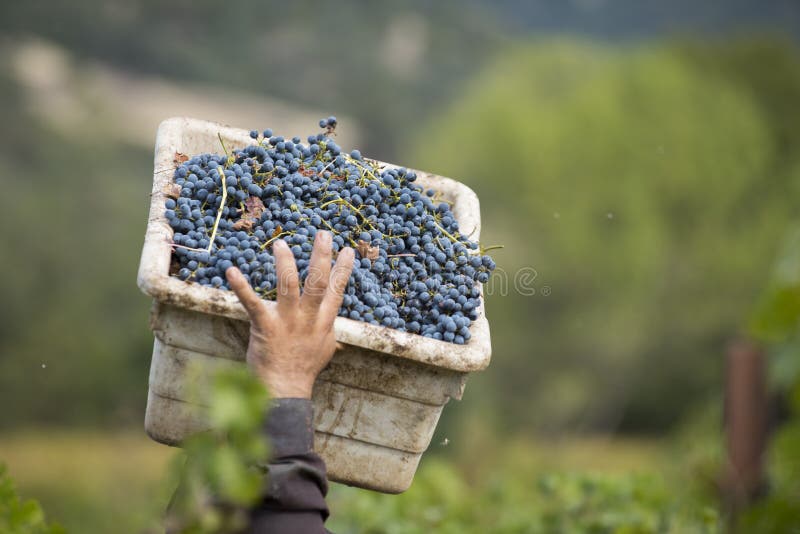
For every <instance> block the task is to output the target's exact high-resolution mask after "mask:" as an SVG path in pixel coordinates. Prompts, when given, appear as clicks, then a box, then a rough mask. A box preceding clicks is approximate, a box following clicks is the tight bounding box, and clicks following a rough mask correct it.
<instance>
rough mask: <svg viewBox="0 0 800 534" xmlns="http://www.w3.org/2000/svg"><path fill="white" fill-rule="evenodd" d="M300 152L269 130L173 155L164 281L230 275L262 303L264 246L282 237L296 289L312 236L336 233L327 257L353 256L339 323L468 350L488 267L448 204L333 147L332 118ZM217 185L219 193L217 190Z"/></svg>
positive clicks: (266, 279) (266, 265)
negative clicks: (217, 147)
mask: <svg viewBox="0 0 800 534" xmlns="http://www.w3.org/2000/svg"><path fill="white" fill-rule="evenodd" d="M319 125H320V128H322V132H320V133H318V134H316V135H311V136H309V137H308V139H307V141H308V143H307V144H303V143H302V142H301V140H300V139H299V138H297V137H295V138H293V139H291V140H287V139H284V138H283V137H280V136H275V135H273V132H272V130H264V132H263V133H261V132H258V131H255V130H254V131H252V132H250V137H252V138H253V144H251V145H250V146H248V147H246V148H244V149H242V150H236V151H233V152H229V151H228V149H227V148H226V147H225V145H224V143H223V142H222V139H221V138H220V143H221V145H222V151H223V152H224V154H203V155H199V156H194V157H192V158H189V157H188V156H186V155H183V154H175V161H176V163H177V164H178V166H177V169H176V170H175V178H174V183H172V184H170V185H169V186H168V187H167V190H166V191H165V193H166V195H167V197H168V198H167V200H166V217H167V220H168V221H169V224H170V226H171V227H172V228H173V229H174V231H175V233H174V237H173V251H174V255H173V263H172V269H171V273H172V274H173V275H175V276H177V277H179V278H180V279H182V280H186V281H189V282H196V283H198V284H201V285H205V286H213V287H222V288H226V287H227V282H226V279H225V270H226V269H228V268H229V267H231V266H237V267H238V268H239V269H240V270H241V271H242V273H243V274H244V276H245V277H246V278H247V279H248V280H249V282H250V285H251V286H252V287H253V288H254V289H255V291H256V292H258V293H259V294H260V295H261V296H262V297H263V298H266V299H271V298H275V296H276V281H277V280H276V275H275V262H274V258H273V256H272V254H271V253H270V252H271V246H270V245H271V244H272V243H274V242H275V240H277V239H284V240H285V241H286V242H287V243H288V244H289V246H290V247H291V250H292V252H293V253H294V256H295V259H296V262H297V268H298V271H299V273H300V279H301V284H302V281H303V280H305V278H306V276H307V274H308V266H309V259H310V257H311V249H312V243H313V240H314V235H315V234H316V232H317V231H318V230H328V231H330V232H331V233H332V234H333V251H334V256H335V254H336V252H337V251H338V250H340V249H341V248H342V247H345V246H351V247H353V248H354V249H355V250H356V261H355V266H354V269H353V274H352V276H351V278H350V282H349V283H348V286H347V290H346V292H345V295H344V300H343V302H342V307H341V309H340V311H339V315H340V316H342V317H349V318H350V319H355V320H359V321H366V322H369V323H372V324H376V325H383V326H388V327H391V328H396V329H398V330H402V331H406V332H413V333H415V334H421V335H423V336H427V337H432V338H435V339H441V340H445V341H450V342H453V343H458V344H463V343H466V342H467V341H468V340H469V338H470V332H469V325H470V323H471V322H472V321H473V320H475V319H476V317H477V311H476V309H477V308H478V306H479V304H480V297H479V292H478V284H477V283H476V282H478V283H483V282H486V281H487V280H488V279H489V275H490V273H491V271H492V270H493V269H494V268H495V264H494V261H492V259H491V258H490V257H489V256H486V255H483V252H484V251H483V250H481V249H480V247H479V245H478V243H476V242H474V241H470V240H469V239H468V237H467V236H464V235H462V234H461V233H460V232H459V228H458V223H457V222H456V220H455V218H454V217H453V214H452V212H451V210H450V205H449V204H448V202H447V201H444V200H442V199H440V198H438V195H437V193H436V192H435V191H433V190H427V191H423V189H422V188H421V187H419V186H418V185H416V184H415V183H414V181H415V180H416V175H415V174H414V172H413V171H409V170H406V169H403V168H383V167H381V166H380V165H379V164H378V163H377V162H375V161H372V160H369V159H366V158H364V157H362V156H361V153H360V152H359V151H358V150H353V151H352V152H350V154H346V153H343V152H342V149H341V148H340V147H339V146H338V145H337V144H336V142H335V141H334V140H333V136H335V130H336V125H337V123H336V118H335V117H328V118H327V119H323V120H321V121H320V123H319ZM223 181H224V187H222V182H223Z"/></svg>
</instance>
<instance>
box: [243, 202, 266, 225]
mask: <svg viewBox="0 0 800 534" xmlns="http://www.w3.org/2000/svg"><path fill="white" fill-rule="evenodd" d="M244 209H245V217H247V218H250V219H253V220H254V221H257V220H258V219H260V218H261V214H262V213H264V212H265V211H267V207H266V206H264V203H263V202H262V201H261V199H260V198H258V197H248V198H247V200H245V201H244Z"/></svg>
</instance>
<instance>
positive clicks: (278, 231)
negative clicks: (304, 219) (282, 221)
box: [272, 225, 283, 238]
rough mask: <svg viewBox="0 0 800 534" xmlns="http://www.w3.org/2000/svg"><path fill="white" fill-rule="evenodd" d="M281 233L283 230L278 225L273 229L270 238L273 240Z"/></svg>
mask: <svg viewBox="0 0 800 534" xmlns="http://www.w3.org/2000/svg"><path fill="white" fill-rule="evenodd" d="M281 232H283V228H282V227H281V225H278V226H277V227H276V228H275V231H274V232H272V237H273V238H275V237H278V236H279V235H281Z"/></svg>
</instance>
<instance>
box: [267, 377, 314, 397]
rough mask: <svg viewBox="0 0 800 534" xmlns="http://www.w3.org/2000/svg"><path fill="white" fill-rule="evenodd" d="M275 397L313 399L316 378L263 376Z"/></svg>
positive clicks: (271, 394)
mask: <svg viewBox="0 0 800 534" xmlns="http://www.w3.org/2000/svg"><path fill="white" fill-rule="evenodd" d="M259 378H260V379H261V382H262V383H263V384H264V385H265V386H266V388H267V391H268V392H269V395H270V397H272V398H273V399H311V393H312V391H313V390H314V380H313V379H309V378H308V377H281V376H261V377H259Z"/></svg>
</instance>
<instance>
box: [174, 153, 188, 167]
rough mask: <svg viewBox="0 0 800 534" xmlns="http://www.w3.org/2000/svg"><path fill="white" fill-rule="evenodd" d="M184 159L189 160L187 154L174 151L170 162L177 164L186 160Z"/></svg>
mask: <svg viewBox="0 0 800 534" xmlns="http://www.w3.org/2000/svg"><path fill="white" fill-rule="evenodd" d="M186 161H189V156H187V155H186V154H184V153H182V152H175V156H173V158H172V162H173V163H177V164H179V165H180V164H181V163H184V162H186Z"/></svg>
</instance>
